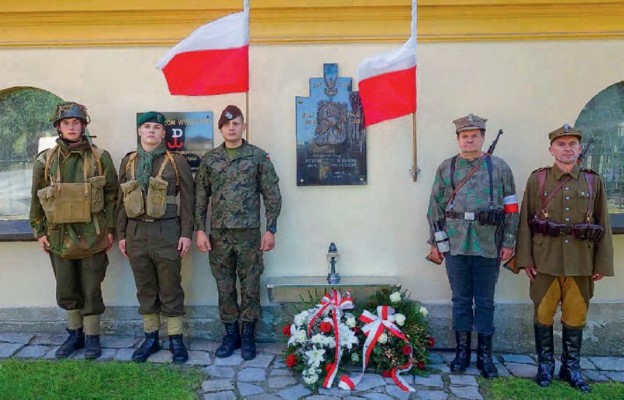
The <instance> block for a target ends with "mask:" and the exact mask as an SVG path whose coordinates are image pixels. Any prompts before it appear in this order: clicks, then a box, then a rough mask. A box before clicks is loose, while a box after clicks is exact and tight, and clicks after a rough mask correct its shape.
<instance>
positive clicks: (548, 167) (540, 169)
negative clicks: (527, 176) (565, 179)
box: [531, 167, 550, 175]
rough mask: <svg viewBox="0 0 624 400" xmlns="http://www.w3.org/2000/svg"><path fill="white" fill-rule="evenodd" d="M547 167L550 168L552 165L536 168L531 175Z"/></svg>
mask: <svg viewBox="0 0 624 400" xmlns="http://www.w3.org/2000/svg"><path fill="white" fill-rule="evenodd" d="M545 169H550V167H542V168H538V169H536V170H534V171H533V172H531V175H532V174H534V173H536V172H540V171H543V170H545Z"/></svg>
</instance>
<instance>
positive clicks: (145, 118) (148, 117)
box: [137, 111, 166, 127]
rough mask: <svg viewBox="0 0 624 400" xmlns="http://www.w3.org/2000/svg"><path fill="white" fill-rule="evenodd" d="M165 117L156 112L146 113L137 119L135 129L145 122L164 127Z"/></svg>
mask: <svg viewBox="0 0 624 400" xmlns="http://www.w3.org/2000/svg"><path fill="white" fill-rule="evenodd" d="M165 120H166V118H165V116H164V115H162V114H161V113H159V112H156V111H148V112H146V113H143V114H141V115H139V116H138V117H137V127H139V126H141V125H143V124H144V123H146V122H156V123H158V124H161V125H162V126H165Z"/></svg>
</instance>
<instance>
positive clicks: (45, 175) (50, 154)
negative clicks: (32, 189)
mask: <svg viewBox="0 0 624 400" xmlns="http://www.w3.org/2000/svg"><path fill="white" fill-rule="evenodd" d="M57 150H58V145H55V146H54V147H52V148H51V149H50V151H49V152H48V156H47V157H46V161H45V166H44V169H43V181H44V182H45V183H48V179H49V176H48V175H49V174H50V168H51V167H52V158H53V157H54V153H55V152H56V151H57Z"/></svg>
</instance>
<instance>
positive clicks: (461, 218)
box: [427, 114, 518, 378]
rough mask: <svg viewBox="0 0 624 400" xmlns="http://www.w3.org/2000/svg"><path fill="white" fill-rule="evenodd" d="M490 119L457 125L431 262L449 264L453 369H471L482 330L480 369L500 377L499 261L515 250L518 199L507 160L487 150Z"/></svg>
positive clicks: (437, 186) (433, 218)
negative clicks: (495, 352) (496, 354)
mask: <svg viewBox="0 0 624 400" xmlns="http://www.w3.org/2000/svg"><path fill="white" fill-rule="evenodd" d="M486 121H487V120H486V119H485V118H481V117H478V116H476V115H473V114H469V115H467V116H465V117H462V118H458V119H456V120H455V121H453V123H454V124H455V133H456V136H457V143H458V145H459V148H460V153H459V154H458V155H456V156H454V157H452V158H449V159H446V160H444V161H443V162H442V164H440V166H439V167H438V170H437V172H436V176H435V181H434V183H433V187H432V188H431V199H430V201H429V210H428V212H427V219H428V221H429V227H430V238H429V244H430V245H431V253H430V255H429V256H428V259H429V260H430V261H433V262H435V263H437V264H441V263H442V261H443V260H446V273H447V275H448V280H449V284H450V286H451V292H452V299H451V300H452V302H453V330H454V331H455V340H456V354H455V359H454V360H453V361H452V362H451V371H452V372H464V371H466V368H468V366H469V365H470V353H471V350H470V342H471V333H472V331H473V329H474V330H475V331H477V334H478V342H477V368H478V369H479V370H480V371H481V375H482V376H483V377H484V378H495V377H497V376H498V370H497V369H496V366H495V365H494V363H493V361H492V337H493V335H494V292H495V289H496V282H497V280H498V273H499V269H500V268H499V262H500V261H501V260H507V259H508V258H510V257H511V255H512V254H513V249H514V247H515V238H516V230H517V226H518V200H517V198H516V187H515V184H514V179H513V174H512V173H511V169H510V168H509V166H508V165H507V163H506V162H505V161H504V160H503V159H501V158H499V157H496V156H493V155H490V154H487V153H485V152H483V150H482V147H483V142H484V140H485V123H486Z"/></svg>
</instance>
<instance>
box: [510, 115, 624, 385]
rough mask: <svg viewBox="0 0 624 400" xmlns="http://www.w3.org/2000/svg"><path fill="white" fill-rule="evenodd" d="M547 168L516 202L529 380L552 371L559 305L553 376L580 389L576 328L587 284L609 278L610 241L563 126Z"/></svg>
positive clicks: (596, 190) (573, 136)
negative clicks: (528, 319) (529, 320)
mask: <svg viewBox="0 0 624 400" xmlns="http://www.w3.org/2000/svg"><path fill="white" fill-rule="evenodd" d="M548 138H549V140H550V148H549V151H550V154H551V155H552V156H553V157H554V159H555V161H554V165H552V166H551V167H545V168H540V169H538V170H535V171H533V173H532V174H531V175H530V176H529V179H528V181H527V184H526V189H525V191H524V198H523V199H522V209H521V211H520V227H519V229H518V248H517V251H516V264H517V265H518V266H519V267H520V268H523V269H524V271H525V272H526V274H527V276H528V278H529V281H530V296H531V300H532V301H533V305H534V317H533V319H534V332H535V349H536V351H537V357H538V369H537V375H536V377H535V381H536V382H537V383H538V384H539V385H540V386H542V387H546V386H548V385H549V384H550V382H551V381H552V379H553V375H554V373H555V358H554V344H553V325H554V321H553V318H554V316H555V312H556V311H557V308H558V306H559V305H561V325H562V327H563V328H562V330H563V332H562V342H563V343H562V344H563V345H562V350H563V352H562V353H563V354H562V355H561V369H560V370H559V378H561V379H563V380H565V381H567V382H568V383H569V384H570V386H572V387H573V388H575V389H577V390H580V391H582V392H589V391H590V387H589V385H588V384H587V382H586V381H585V380H584V379H583V376H582V375H581V367H580V361H581V359H580V357H581V354H580V353H581V344H582V342H583V328H584V327H585V322H586V320H587V311H588V308H589V300H590V298H591V297H592V295H593V293H594V282H595V281H599V280H601V279H602V278H603V277H604V276H613V241H612V236H611V225H610V222H609V211H608V206H607V196H606V194H605V186H604V184H603V182H602V179H600V176H599V175H598V174H596V173H595V172H594V171H592V170H589V169H583V168H580V166H579V162H578V160H579V155H580V154H581V140H582V138H583V134H582V133H581V132H580V131H579V130H577V129H574V128H572V127H570V125H567V124H565V125H563V126H562V127H560V128H558V129H556V130H554V131H552V132H550V134H549V135H548Z"/></svg>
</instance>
